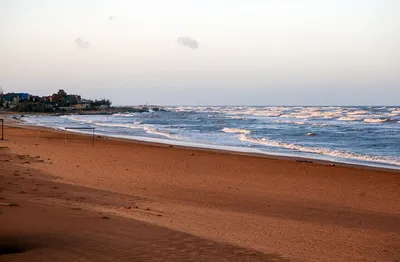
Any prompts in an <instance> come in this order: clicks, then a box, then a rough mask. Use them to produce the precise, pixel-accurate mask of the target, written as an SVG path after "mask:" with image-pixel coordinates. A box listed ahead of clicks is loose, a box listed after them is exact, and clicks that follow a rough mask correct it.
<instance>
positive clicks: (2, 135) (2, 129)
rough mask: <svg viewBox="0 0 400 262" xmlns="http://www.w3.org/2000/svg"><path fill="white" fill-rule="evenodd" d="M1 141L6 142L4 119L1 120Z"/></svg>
mask: <svg viewBox="0 0 400 262" xmlns="http://www.w3.org/2000/svg"><path fill="white" fill-rule="evenodd" d="M1 140H4V119H1Z"/></svg>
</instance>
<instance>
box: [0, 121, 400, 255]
mask: <svg viewBox="0 0 400 262" xmlns="http://www.w3.org/2000/svg"><path fill="white" fill-rule="evenodd" d="M5 133H6V136H5V138H6V140H5V141H0V197H1V199H0V202H1V205H0V211H1V213H0V260H1V261H3V260H4V261H12V260H13V261H21V260H22V261H37V260H41V261H43V260H44V261H77V260H80V259H81V260H89V261H105V260H111V259H112V260H117V261H285V260H294V261H354V260H370V261H377V260H378V261H396V260H397V261H399V260H400V172H399V171H390V170H379V169H371V168H361V167H345V166H337V165H336V166H330V165H327V164H318V163H304V162H296V161H295V160H294V159H273V158H265V157H257V156H246V155H239V154H232V153H227V152H215V151H207V150H196V149H189V148H180V147H175V146H173V147H172V146H167V145H157V144H149V143H140V142H135V141H121V140H114V139H107V138H99V137H96V141H95V146H94V147H92V146H91V138H90V137H87V136H83V135H77V134H68V140H67V143H66V144H65V141H64V133H63V132H55V131H50V130H46V129H42V131H41V132H40V137H38V135H39V131H38V129H37V128H18V127H11V126H8V127H7V128H6V130H5ZM14 203H15V204H17V205H18V206H9V204H14ZM11 253H13V254H11Z"/></svg>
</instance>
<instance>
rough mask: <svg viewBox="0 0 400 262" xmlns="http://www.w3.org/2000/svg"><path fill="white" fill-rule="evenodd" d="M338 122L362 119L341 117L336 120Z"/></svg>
mask: <svg viewBox="0 0 400 262" xmlns="http://www.w3.org/2000/svg"><path fill="white" fill-rule="evenodd" d="M338 120H340V121H361V120H363V119H362V118H358V117H348V116H343V117H340V118H338Z"/></svg>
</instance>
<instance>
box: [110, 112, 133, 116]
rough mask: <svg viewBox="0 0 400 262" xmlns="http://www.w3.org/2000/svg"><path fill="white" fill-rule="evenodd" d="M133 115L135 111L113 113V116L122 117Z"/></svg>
mask: <svg viewBox="0 0 400 262" xmlns="http://www.w3.org/2000/svg"><path fill="white" fill-rule="evenodd" d="M134 115H135V113H116V114H113V116H124V117H131V116H134Z"/></svg>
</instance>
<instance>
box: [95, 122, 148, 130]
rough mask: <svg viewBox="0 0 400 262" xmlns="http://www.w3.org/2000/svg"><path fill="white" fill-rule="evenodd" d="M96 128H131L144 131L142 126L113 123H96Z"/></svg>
mask: <svg viewBox="0 0 400 262" xmlns="http://www.w3.org/2000/svg"><path fill="white" fill-rule="evenodd" d="M94 124H95V125H96V126H104V127H121V128H130V129H143V128H142V127H141V126H137V125H132V124H113V123H94Z"/></svg>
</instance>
